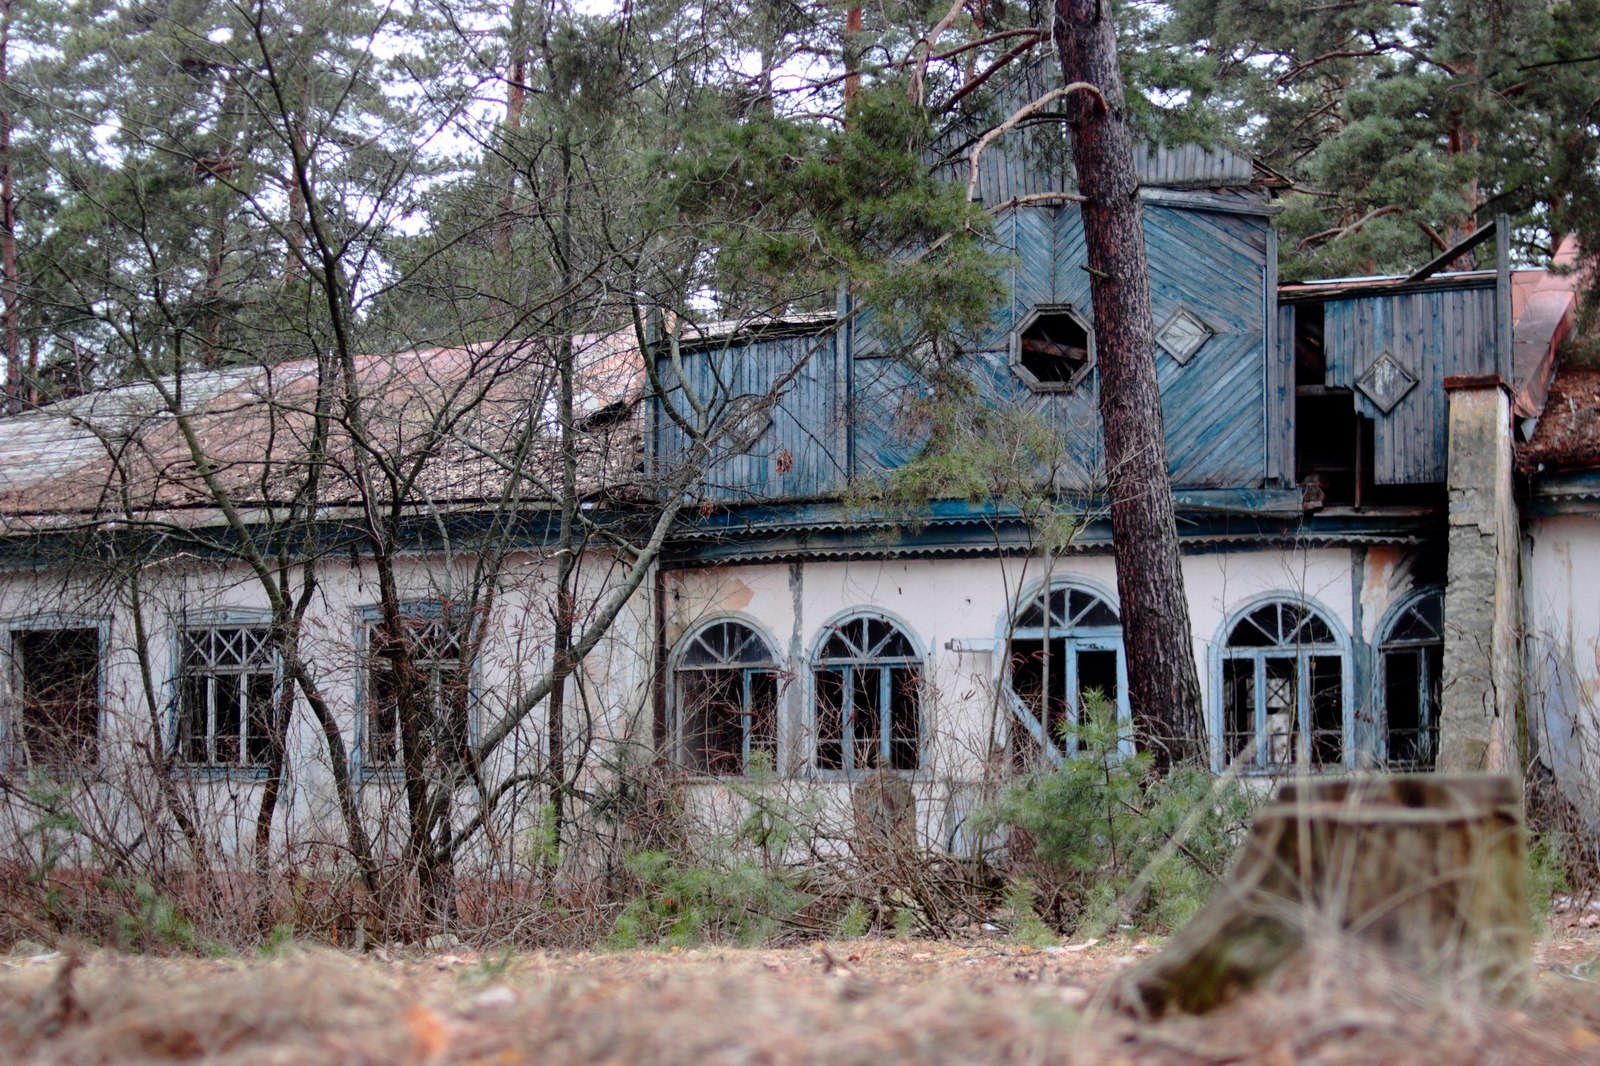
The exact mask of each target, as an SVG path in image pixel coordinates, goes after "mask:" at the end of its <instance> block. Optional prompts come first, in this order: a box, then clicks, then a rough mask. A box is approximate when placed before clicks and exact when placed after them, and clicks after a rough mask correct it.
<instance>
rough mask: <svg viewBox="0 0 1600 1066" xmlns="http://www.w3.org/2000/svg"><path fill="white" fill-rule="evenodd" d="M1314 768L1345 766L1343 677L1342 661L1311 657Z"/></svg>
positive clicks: (1318, 656)
mask: <svg viewBox="0 0 1600 1066" xmlns="http://www.w3.org/2000/svg"><path fill="white" fill-rule="evenodd" d="M1310 665H1311V672H1310V682H1311V765H1312V767H1313V768H1315V769H1318V770H1328V769H1335V768H1337V767H1340V766H1343V765H1344V677H1343V673H1342V670H1341V666H1340V662H1339V658H1338V657H1337V656H1334V655H1314V656H1312V657H1311V664H1310Z"/></svg>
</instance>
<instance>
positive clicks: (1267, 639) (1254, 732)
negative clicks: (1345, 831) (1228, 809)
mask: <svg viewBox="0 0 1600 1066" xmlns="http://www.w3.org/2000/svg"><path fill="white" fill-rule="evenodd" d="M1344 667H1345V656H1344V649H1343V647H1342V645H1341V644H1340V642H1339V639H1338V637H1337V636H1336V635H1335V633H1334V630H1333V627H1332V626H1331V625H1330V624H1329V623H1328V621H1327V619H1326V618H1324V617H1323V616H1322V615H1321V614H1320V613H1319V612H1318V611H1317V610H1315V609H1314V608H1312V607H1311V606H1310V605H1308V604H1305V603H1302V602H1299V601H1295V600H1273V601H1270V602H1268V603H1264V604H1261V605H1259V606H1257V607H1254V608H1252V609H1250V610H1249V611H1248V612H1247V613H1245V614H1244V615H1243V616H1242V617H1240V618H1239V619H1238V620H1237V621H1235V622H1234V623H1233V625H1232V626H1231V627H1230V628H1229V630H1228V635H1227V638H1226V641H1225V643H1224V645H1223V648H1222V653H1221V671H1220V673H1221V685H1222V699H1221V733H1222V736H1221V740H1222V748H1221V753H1222V756H1223V759H1224V760H1225V761H1231V762H1232V763H1233V764H1234V765H1236V766H1238V767H1239V768H1240V769H1242V770H1247V771H1248V770H1254V771H1260V772H1276V771H1281V770H1287V769H1291V768H1300V769H1306V770H1323V769H1332V768H1336V767H1341V766H1345V765H1347V764H1348V761H1349V744H1348V743H1347V738H1348V735H1349V718H1350V701H1349V698H1348V692H1347V690H1346V684H1345V672H1344Z"/></svg>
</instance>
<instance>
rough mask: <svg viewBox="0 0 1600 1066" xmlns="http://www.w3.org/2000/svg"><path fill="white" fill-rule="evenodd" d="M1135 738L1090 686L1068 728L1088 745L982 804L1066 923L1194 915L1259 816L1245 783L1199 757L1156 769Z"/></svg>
mask: <svg viewBox="0 0 1600 1066" xmlns="http://www.w3.org/2000/svg"><path fill="white" fill-rule="evenodd" d="M1126 739H1127V736H1126V731H1125V727H1124V726H1123V725H1122V724H1121V723H1119V722H1118V720H1117V715H1116V708H1115V706H1114V705H1113V704H1112V703H1110V702H1109V701H1108V700H1106V699H1104V698H1101V697H1098V696H1096V695H1093V694H1091V696H1090V697H1089V698H1088V699H1086V700H1085V710H1084V715H1083V721H1082V722H1081V723H1080V724H1079V725H1077V726H1076V727H1073V728H1070V729H1068V730H1067V731H1066V734H1065V740H1066V750H1068V751H1073V750H1077V751H1078V754H1077V755H1076V756H1075V757H1073V758H1070V759H1067V760H1066V761H1065V762H1064V763H1062V765H1061V766H1059V767H1057V768H1055V769H1053V770H1048V771H1035V772H1033V773H1030V774H1028V775H1026V776H1024V777H1022V778H1020V779H1018V780H1017V781H1016V782H1014V783H1013V784H1011V785H1009V786H1007V787H1006V788H1005V789H1004V790H1003V791H1002V792H1001V794H1000V796H999V798H998V799H997V800H996V801H995V802H994V803H993V804H992V805H990V806H988V807H986V808H984V809H983V810H981V811H980V812H979V813H978V815H977V816H976V817H977V823H976V825H977V828H978V829H979V831H980V832H982V831H992V830H994V829H998V828H1001V827H1005V828H1008V829H1009V830H1010V831H1011V833H1010V839H1011V844H1012V847H1011V856H1010V858H1011V861H1012V863H1013V865H1014V866H1015V867H1016V868H1017V871H1016V872H1017V875H1018V876H1030V877H1031V880H1032V882H1033V885H1034V889H1035V890H1037V891H1038V893H1039V896H1040V898H1039V899H1038V901H1037V904H1036V908H1037V909H1039V910H1041V911H1042V912H1043V916H1044V917H1045V918H1046V919H1047V920H1048V921H1049V922H1050V923H1051V924H1053V925H1054V926H1055V927H1056V928H1058V929H1061V930H1062V931H1064V932H1070V931H1074V930H1076V931H1079V932H1083V933H1086V934H1095V933H1099V932H1101V931H1104V930H1106V929H1108V928H1110V927H1112V926H1114V925H1117V924H1131V925H1134V926H1139V927H1146V928H1156V929H1161V930H1171V929H1174V928H1176V927H1177V926H1179V925H1181V924H1183V922H1185V921H1187V920H1188V918H1189V917H1190V916H1191V915H1192V914H1193V913H1194V911H1196V910H1197V909H1199V907H1200V906H1201V905H1202V904H1203V903H1204V902H1205V900H1206V898H1207V897H1208V896H1209V895H1210V893H1211V890H1212V888H1213V887H1214V886H1215V884H1216V882H1217V879H1218V878H1219V877H1220V876H1221V875H1222V873H1223V871H1224V869H1225V867H1226V866H1227V863H1228V860H1229V858H1230V857H1231V855H1232V853H1233V850H1234V848H1235V846H1236V845H1237V843H1238V842H1239V841H1240V840H1241V839H1242V833H1243V830H1244V828H1245V827H1246V825H1247V824H1248V822H1249V817H1250V813H1251V807H1252V802H1251V796H1250V793H1249V792H1248V790H1246V789H1245V788H1244V787H1243V786H1242V785H1239V784H1238V783H1237V782H1232V781H1228V780H1224V779H1219V778H1217V777H1215V776H1213V775H1212V774H1211V773H1209V772H1208V771H1206V770H1203V769H1199V768H1179V769H1176V770H1174V771H1173V772H1172V773H1170V774H1169V775H1168V776H1166V777H1163V778H1154V777H1152V775H1151V774H1150V762H1151V760H1150V757H1149V756H1148V754H1145V753H1140V754H1136V755H1129V754H1127V753H1126V752H1125V750H1124V748H1125V741H1126Z"/></svg>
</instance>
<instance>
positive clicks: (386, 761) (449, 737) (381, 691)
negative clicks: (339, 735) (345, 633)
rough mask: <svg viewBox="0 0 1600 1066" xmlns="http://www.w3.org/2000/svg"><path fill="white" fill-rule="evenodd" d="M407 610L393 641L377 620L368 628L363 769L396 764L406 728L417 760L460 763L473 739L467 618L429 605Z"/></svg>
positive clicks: (402, 752)
mask: <svg viewBox="0 0 1600 1066" xmlns="http://www.w3.org/2000/svg"><path fill="white" fill-rule="evenodd" d="M408 611H409V612H410V613H407V614H405V615H403V616H402V617H401V625H402V627H403V628H402V632H401V633H400V634H399V636H398V638H391V637H390V635H389V634H388V633H387V632H386V631H385V627H384V624H383V623H382V622H373V623H372V624H371V625H370V626H369V627H368V630H367V649H368V655H369V666H368V671H367V676H368V681H369V685H370V688H369V691H368V695H367V716H368V718H367V720H368V730H367V737H366V743H365V745H364V748H365V752H364V754H365V757H366V765H367V766H368V767H369V768H380V767H392V766H397V765H399V764H400V763H401V762H402V761H403V759H404V757H405V752H404V751H403V750H402V748H403V746H404V740H405V736H406V732H407V730H409V731H410V732H411V735H412V736H414V737H415V738H416V743H417V744H418V745H419V747H420V749H421V750H420V751H419V752H418V753H417V754H418V755H419V756H420V757H421V758H423V759H431V758H442V759H444V760H446V761H450V762H456V761H459V760H461V759H463V758H465V757H466V751H467V745H468V744H469V743H470V741H471V707H472V672H471V663H470V662H466V661H463V656H466V655H469V654H470V651H471V648H470V644H469V643H468V641H467V632H466V628H467V626H468V624H469V619H468V618H466V617H465V616H464V614H462V613H459V612H453V611H448V610H441V609H439V608H436V607H431V606H429V605H421V606H413V607H410V608H408ZM402 671H403V673H402ZM407 694H409V695H407Z"/></svg>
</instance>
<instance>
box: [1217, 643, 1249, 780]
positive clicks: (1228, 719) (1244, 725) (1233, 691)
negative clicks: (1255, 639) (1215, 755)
mask: <svg viewBox="0 0 1600 1066" xmlns="http://www.w3.org/2000/svg"><path fill="white" fill-rule="evenodd" d="M1255 739H1256V664H1255V661H1254V660H1252V659H1226V660H1224V661H1223V663H1222V747H1223V750H1224V751H1226V752H1227V754H1228V759H1229V761H1230V762H1231V761H1232V760H1234V759H1237V758H1239V757H1240V756H1242V755H1245V754H1246V752H1247V751H1249V749H1250V747H1251V745H1252V744H1254V743H1255Z"/></svg>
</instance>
